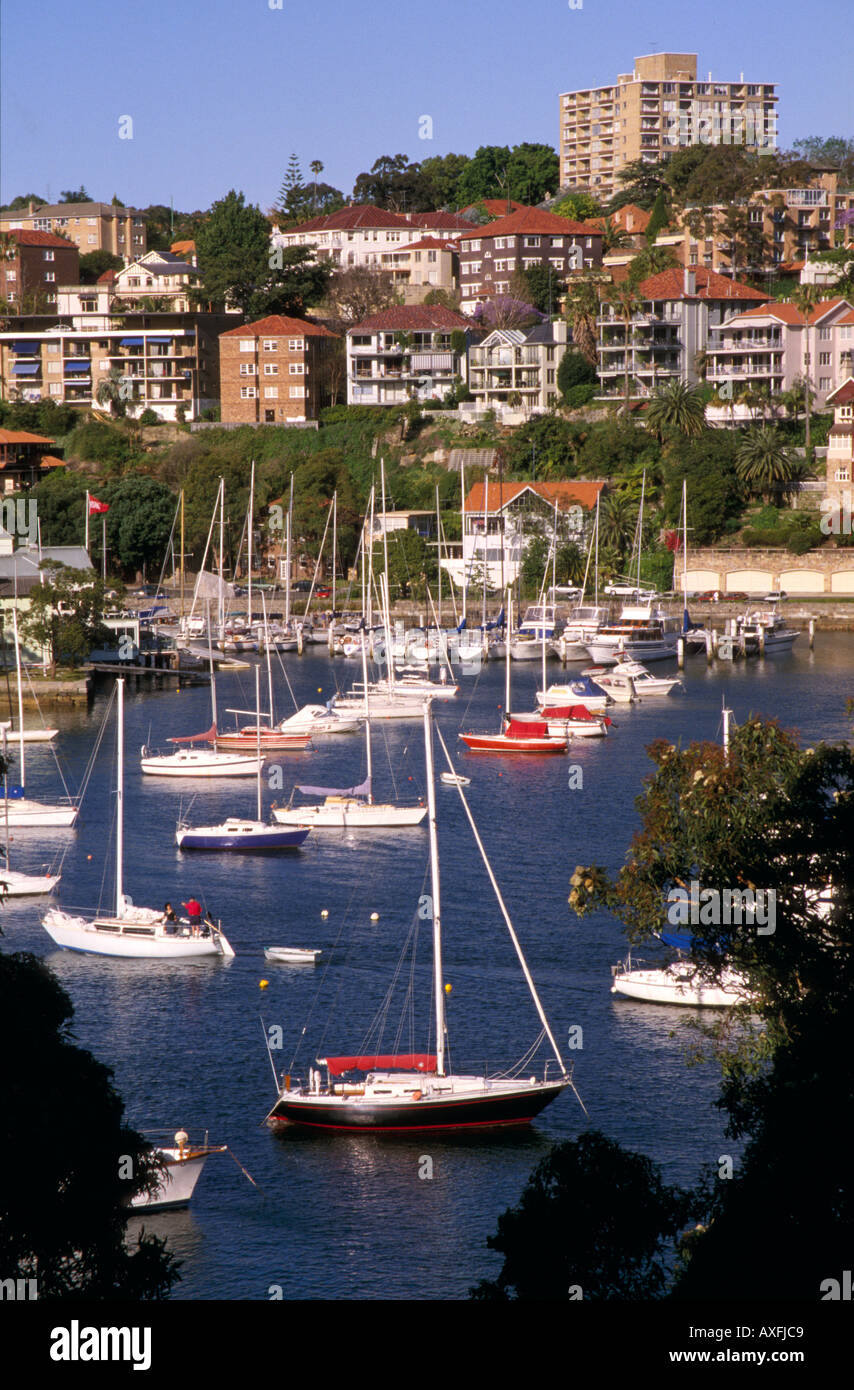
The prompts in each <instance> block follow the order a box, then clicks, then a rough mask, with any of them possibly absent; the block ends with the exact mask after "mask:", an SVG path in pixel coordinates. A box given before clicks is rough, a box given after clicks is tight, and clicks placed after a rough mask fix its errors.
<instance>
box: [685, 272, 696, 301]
mask: <svg viewBox="0 0 854 1390" xmlns="http://www.w3.org/2000/svg"><path fill="white" fill-rule="evenodd" d="M682 292H683V294H685V295H686V296H687V295H689V294H696V293H697V276H696V273H695V272H694V271H693V270H690V269H689V268H688V266H687V265H686V267H685V269H684V271H683V272H682Z"/></svg>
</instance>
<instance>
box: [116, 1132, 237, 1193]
mask: <svg viewBox="0 0 854 1390" xmlns="http://www.w3.org/2000/svg"><path fill="white" fill-rule="evenodd" d="M153 1147H154V1151H155V1153H156V1154H157V1155H158V1157H159V1158H161V1159H162V1160H163V1163H164V1165H165V1166H164V1169H163V1171H162V1172H161V1175H160V1178H159V1180H158V1183H157V1186H156V1187H155V1188H154V1191H153V1192H140V1193H138V1194H137V1196H135V1197H132V1198H131V1200H130V1201H129V1202H128V1206H129V1207H130V1208H131V1210H132V1211H137V1210H139V1208H141V1207H144V1208H145V1210H146V1211H175V1210H176V1209H177V1208H179V1207H187V1206H189V1205H190V1200H191V1198H192V1196H193V1193H194V1191H195V1188H196V1183H197V1182H198V1181H199V1178H200V1177H201V1176H202V1169H203V1168H204V1166H205V1163H206V1162H207V1160H208V1158H209V1157H210V1155H211V1154H223V1153H227V1152H228V1145H227V1144H209V1143H208V1142H207V1135H206V1136H205V1142H204V1143H203V1144H194V1143H192V1142H191V1140H190V1138H189V1135H188V1134H187V1132H186V1130H183V1129H179V1130H178V1133H177V1134H176V1135H175V1138H174V1141H173V1142H172V1143H171V1144H166V1143H160V1144H156V1145H154V1146H153Z"/></svg>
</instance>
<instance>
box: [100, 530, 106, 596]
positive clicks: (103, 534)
mask: <svg viewBox="0 0 854 1390" xmlns="http://www.w3.org/2000/svg"><path fill="white" fill-rule="evenodd" d="M101 560H102V563H103V567H104V586H105V587H106V583H107V514H106V512H105V513H104V515H103V516H102V517H101Z"/></svg>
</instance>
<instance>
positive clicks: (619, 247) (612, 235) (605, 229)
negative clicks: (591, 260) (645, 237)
mask: <svg viewBox="0 0 854 1390" xmlns="http://www.w3.org/2000/svg"><path fill="white" fill-rule="evenodd" d="M631 244H632V239H631V237H630V236H629V234H628V232H624V231H623V229H622V227H621V226H619V224H618V223H617V220H616V218H615V217H603V218H602V255H603V256H607V255H609V254H610V253H611V252H612V251H623V250H625V248H626V247H627V246H631Z"/></svg>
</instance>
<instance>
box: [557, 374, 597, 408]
mask: <svg viewBox="0 0 854 1390" xmlns="http://www.w3.org/2000/svg"><path fill="white" fill-rule="evenodd" d="M595 395H596V387H595V386H593V385H592V383H591V382H589V381H588V382H582V383H580V384H579V385H578V386H570V388H569V390H568V391H564V393H563V400H564V404H565V405H566V407H567V409H569V410H580V409H581V407H582V406H583V405H589V404H590V402H591V401H592V400H593V399H594V397H595Z"/></svg>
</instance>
